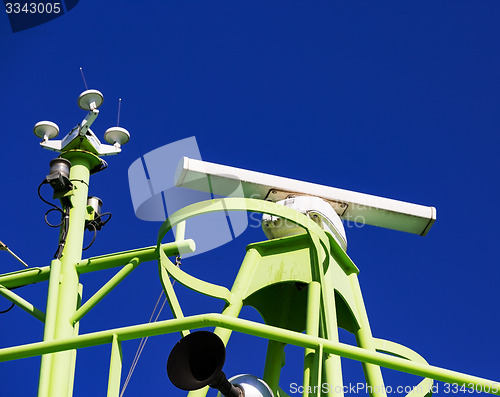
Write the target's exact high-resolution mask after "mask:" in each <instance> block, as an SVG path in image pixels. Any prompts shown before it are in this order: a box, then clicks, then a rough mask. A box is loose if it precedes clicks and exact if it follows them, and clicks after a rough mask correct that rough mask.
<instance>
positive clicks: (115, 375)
mask: <svg viewBox="0 0 500 397" xmlns="http://www.w3.org/2000/svg"><path fill="white" fill-rule="evenodd" d="M122 360H123V356H122V346H121V342H120V339H119V337H118V335H117V334H114V335H113V341H112V342H111V359H110V364H109V380H108V394H107V397H118V396H119V395H120V379H121V374H122Z"/></svg>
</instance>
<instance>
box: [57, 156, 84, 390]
mask: <svg viewBox="0 0 500 397" xmlns="http://www.w3.org/2000/svg"><path fill="white" fill-rule="evenodd" d="M87 156H88V155H87V154H85V153H75V154H73V155H72V156H71V158H70V161H71V164H72V165H71V169H70V179H71V180H72V182H73V186H74V187H73V193H74V194H73V196H71V203H72V208H71V209H70V211H69V228H68V234H67V237H66V244H65V246H64V249H63V252H62V256H61V279H60V283H59V294H58V297H57V305H56V318H55V332H54V341H57V340H60V339H67V338H71V337H73V336H74V334H75V328H74V326H73V324H72V323H71V322H70V318H71V316H72V315H73V314H74V313H75V311H76V309H77V305H78V288H79V278H78V272H77V271H76V264H77V263H78V262H79V261H80V260H81V255H82V244H83V234H84V230H85V218H86V215H87V196H88V182H89V177H90V173H89V167H90V166H89V163H88V160H87ZM73 354H74V353H73V352H72V351H63V352H59V353H56V354H54V355H53V357H52V365H51V370H50V376H49V388H48V389H49V393H48V394H49V396H50V397H68V396H69V391H70V390H71V388H72V385H71V384H70V383H71V381H72V379H73V374H72V372H73V371H72V369H73Z"/></svg>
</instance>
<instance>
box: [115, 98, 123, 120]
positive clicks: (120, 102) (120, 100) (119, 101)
mask: <svg viewBox="0 0 500 397" xmlns="http://www.w3.org/2000/svg"><path fill="white" fill-rule="evenodd" d="M121 108H122V99H121V98H120V99H118V120H116V126H117V127H119V126H120V110H121Z"/></svg>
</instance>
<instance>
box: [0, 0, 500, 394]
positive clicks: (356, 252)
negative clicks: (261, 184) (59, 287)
mask: <svg viewBox="0 0 500 397" xmlns="http://www.w3.org/2000/svg"><path fill="white" fill-rule="evenodd" d="M499 14H500V3H498V2H496V1H479V2H469V1H441V0H440V1H421V2H418V3H417V2H400V1H382V2H377V3H374V2H369V1H359V2H340V1H328V2H327V1H318V2H297V1H287V2H285V1H274V2H263V1H254V2H243V1H233V2H229V1H214V2H201V1H185V2H181V1H177V2H174V1H149V2H143V3H139V2H132V1H112V0H110V1H106V2H99V1H93V0H80V2H79V3H78V5H77V6H76V7H75V8H74V9H73V10H71V11H70V12H69V13H67V14H66V15H64V16H62V17H59V18H57V19H55V20H53V21H51V22H49V23H46V24H43V25H40V26H38V27H35V28H32V29H29V30H26V31H22V32H19V33H15V34H14V33H12V32H11V31H10V26H9V23H8V19H7V16H6V14H2V15H0V51H1V54H2V60H1V64H0V65H1V66H0V70H1V72H2V73H0V87H1V90H0V94H1V95H0V109H1V116H2V117H1V120H2V145H1V147H0V150H1V156H0V162H1V166H2V170H3V173H2V194H1V200H2V206H3V208H4V210H3V211H2V214H1V222H0V239H1V240H2V241H4V242H5V243H6V244H7V245H9V247H10V248H11V249H13V250H14V251H15V252H16V253H17V254H18V255H19V256H21V257H22V258H23V259H24V260H25V261H26V262H27V263H28V264H30V266H46V265H48V264H49V263H50V260H51V258H52V255H53V252H54V251H55V249H56V246H57V231H56V230H53V229H50V228H48V227H47V226H46V225H45V223H44V221H43V214H44V213H45V211H46V210H47V209H48V208H46V206H45V205H44V204H43V203H42V202H41V201H40V200H39V199H38V198H37V195H36V188H37V186H38V184H39V183H40V182H41V180H42V179H43V178H44V177H45V175H46V174H47V173H48V163H49V161H50V160H51V159H52V158H53V157H55V156H54V153H51V152H48V151H46V150H43V149H41V148H40V147H39V145H38V141H37V138H36V137H35V136H34V135H33V133H32V130H33V126H34V124H35V123H36V122H38V121H40V120H51V121H53V122H56V123H57V124H58V125H59V127H60V129H61V136H64V135H65V134H66V133H67V132H69V131H70V129H71V128H72V127H73V126H74V125H76V124H77V123H78V122H80V121H81V119H82V118H83V117H84V115H85V114H84V112H83V111H82V110H80V109H79V108H78V106H77V104H76V99H77V97H78V95H79V94H80V92H82V91H83V90H84V89H85V87H84V84H83V82H82V79H81V75H80V70H79V68H80V67H83V68H84V71H85V77H86V80H87V83H88V85H89V88H95V89H98V90H100V91H101V92H102V93H103V94H104V104H103V106H102V107H101V108H100V111H101V113H100V116H99V117H98V119H97V120H96V122H95V123H94V125H93V127H92V128H93V131H94V132H95V133H96V134H97V135H98V136H99V138H102V136H103V133H104V131H105V130H106V129H107V128H108V127H111V126H113V125H115V124H116V116H117V104H118V98H122V108H121V118H120V125H121V126H123V127H125V128H127V129H128V130H129V131H130V133H131V140H130V142H129V143H128V144H127V145H126V146H124V150H123V152H122V153H121V154H120V155H119V156H115V157H113V158H109V159H108V162H109V168H108V169H107V170H106V171H105V172H102V173H99V174H97V175H95V176H94V177H93V178H92V179H91V193H92V194H93V195H96V196H99V197H101V198H102V199H103V201H104V210H105V211H110V212H112V213H113V219H112V220H111V222H110V223H109V224H107V225H106V227H105V228H104V229H103V230H102V231H101V232H100V233H99V235H98V238H97V241H96V242H95V244H94V245H93V246H92V248H91V249H89V250H88V251H86V255H88V256H95V255H100V254H104V253H109V252H115V251H120V250H125V249H131V248H136V247H142V246H148V245H154V244H155V242H156V235H157V232H158V229H159V226H160V224H159V223H154V222H144V221H141V220H139V219H137V218H136V217H135V215H134V211H133V207H132V202H131V199H130V193H129V186H128V180H127V170H128V167H129V166H130V165H131V164H132V163H133V161H135V160H136V159H138V158H139V157H141V156H143V155H144V154H146V153H147V152H149V151H151V150H153V149H155V148H157V147H159V146H161V145H165V144H168V143H171V142H174V141H177V140H179V139H182V138H186V137H189V136H196V138H197V142H198V145H199V148H200V152H201V155H202V157H203V159H205V160H208V161H212V162H216V163H222V164H227V165H231V166H236V167H240V168H246V169H251V170H256V171H261V172H267V173H271V174H276V175H281V176H288V177H291V178H296V179H300V180H306V181H310V182H316V183H320V184H325V185H329V186H335V187H340V188H345V189H350V190H355V191H360V192H364V193H370V194H374V195H380V196H384V197H390V198H395V199H399V200H404V201H410V202H415V203H418V204H424V205H432V206H435V207H436V208H437V221H436V223H435V225H434V226H433V228H432V229H431V231H430V233H429V234H428V235H427V236H426V237H418V236H414V235H409V234H404V233H400V232H395V231H390V230H384V229H379V228H375V227H370V226H366V227H363V228H348V229H347V230H346V231H347V238H348V254H349V255H350V257H351V258H352V259H353V260H354V262H355V263H356V265H357V266H358V268H359V269H360V283H361V287H362V290H363V293H364V297H365V303H366V306H367V310H368V315H369V318H370V322H371V327H372V332H373V334H374V336H376V337H379V338H384V339H388V340H392V341H395V342H398V343H401V344H404V345H406V346H408V347H410V348H412V349H414V350H416V351H417V352H419V353H420V354H421V355H422V356H424V357H425V358H426V359H427V360H428V362H429V363H431V364H434V365H438V366H443V367H446V368H450V369H455V370H458V371H463V372H466V373H470V374H474V375H478V376H482V377H485V378H490V379H495V380H499V379H500V378H499V375H498V364H497V357H498V354H499V353H500V339H499V338H498V337H497V327H498V323H499V320H498V318H499V317H498V304H497V302H498V293H497V286H498V282H499V280H500V270H499V268H498V266H497V263H498V259H497V247H498V239H499V238H500V233H499V231H498V227H497V224H498V220H499V219H498V218H499V215H498V214H499V213H498V210H497V197H498V194H499V192H500V189H499V187H500V186H499V181H498V170H499V156H498V147H499V143H500V138H499V134H498V128H499V127H498V126H499V117H498V109H499V105H500V100H499V95H498V93H499V92H500V74H499V73H498V70H499V66H500V65H499V63H500V48H499V41H498V38H499V37H500V24H498V18H499ZM264 238H265V237H264V235H263V233H262V232H261V231H260V230H259V229H257V228H250V229H248V230H247V231H246V232H245V233H244V234H243V235H242V236H241V237H239V238H238V239H236V240H234V241H233V242H231V243H230V244H227V245H226V246H224V247H221V248H219V249H217V250H214V251H211V252H208V253H206V254H204V255H201V256H199V257H194V258H192V259H191V260H190V261H189V262H188V261H186V267H187V266H188V265H189V266H192V269H193V274H197V275H198V274H199V275H200V277H204V278H206V279H214V278H217V277H218V276H219V275H220V274H221V273H223V271H224V272H225V271H227V273H228V274H227V276H225V278H223V279H222V280H221V283H223V284H225V285H227V286H229V285H230V283H231V277H234V274H235V272H236V269H237V266H238V264H239V262H241V259H242V258H243V255H244V247H245V245H246V244H248V243H250V242H254V241H260V240H263V239H264ZM87 239H90V236H87ZM87 241H89V240H87ZM1 259H2V260H1V264H0V266H1V272H8V271H14V270H18V269H19V268H20V266H19V264H18V263H16V262H15V261H14V260H13V259H12V258H11V257H10V256H8V254H7V253H2V254H1ZM112 274H113V272H112V271H111V272H101V273H95V274H92V275H85V277H83V278H82V282H83V284H84V298H88V297H90V296H91V294H92V293H93V292H95V291H96V290H97V289H98V288H99V287H100V286H101V285H102V284H103V283H104V282H106V281H107V279H108V278H109V277H110V276H111V275H112ZM46 287H47V286H46V283H42V284H40V285H36V286H28V287H25V288H23V289H22V290H20V291H19V293H22V296H23V297H26V298H27V299H29V300H31V301H33V302H34V303H35V304H36V305H38V306H39V307H42V308H43V307H44V305H45V293H46ZM160 291H161V286H160V282H159V277H158V271H157V265H156V263H154V262H151V263H146V264H143V265H141V266H140V267H139V268H138V269H137V270H135V271H134V273H132V274H131V276H129V278H128V279H127V280H126V281H125V282H124V283H123V284H122V285H120V286H119V287H118V288H117V289H116V290H115V291H113V292H112V293H111V294H110V295H109V296H108V297H107V298H106V299H105V300H103V301H102V302H101V303H100V304H99V305H98V306H96V307H95V309H93V310H92V311H91V312H90V313H89V314H88V315H87V317H85V318H84V320H83V321H82V324H81V328H80V332H81V333H85V332H91V331H94V330H101V329H106V328H109V327H117V326H123V325H129V324H134V323H139V322H145V321H147V320H148V319H149V316H150V314H151V311H152V309H153V306H154V304H155V302H156V299H157V297H158V294H159V293H160ZM180 293H181V294H182V297H183V299H184V300H183V302H184V303H183V306H184V307H185V310H186V312H187V313H193V314H194V313H198V312H200V309H201V310H203V309H205V308H208V307H213V309H211V310H214V311H220V310H221V305H220V304H219V303H218V302H212V301H207V302H205V301H204V300H201V301H200V300H199V299H198V297H196V296H194V295H193V294H189V293H184V292H180ZM8 305H9V303H8V302H7V301H1V302H0V310H2V309H4V308H7V307H8ZM243 316H246V317H248V318H256V315H255V313H254V312H253V311H252V310H245V311H244V313H243ZM170 317H171V314H170V313H169V310H168V309H165V310H164V312H163V313H162V315H161V317H160V318H161V319H167V318H170ZM0 323H1V326H0V340H1V342H0V343H1V346H2V347H6V346H12V345H16V344H20V343H27V342H33V341H38V340H41V338H42V326H41V324H40V323H39V322H38V321H37V320H36V319H33V318H31V317H30V316H29V315H27V314H25V313H24V312H23V311H22V310H20V309H15V310H12V311H11V312H9V313H7V314H4V315H0ZM341 337H342V338H343V340H344V341H347V342H350V343H352V338H350V337H349V335H346V334H345V333H343V334H342V335H341ZM233 338H234V339H232V341H231V346H230V347H229V352H228V360H227V365H226V373H227V374H228V375H234V374H237V373H242V372H249V373H253V374H255V375H258V376H261V375H262V368H263V361H264V357H265V344H264V343H262V342H261V341H258V340H256V338H249V337H245V336H241V335H235V336H234V337H233ZM177 339H178V336H177V335H169V336H163V337H156V338H151V339H150V340H149V342H148V344H147V346H146V348H145V350H144V353H143V356H142V357H141V361H140V362H139V364H138V366H137V369H136V371H135V374H134V376H133V378H132V380H131V382H130V384H129V386H128V388H127V392H126V393H125V396H127V395H128V396H136V395H149V396H160V395H161V396H164V395H182V393H181V392H177V391H176V389H174V388H173V386H172V385H171V384H170V382H169V381H168V379H167V377H166V371H165V364H166V358H167V355H168V352H169V351H170V349H171V347H172V346H173V344H174V343H175V341H176V340H177ZM137 344H138V342H128V343H126V344H124V374H123V378H125V377H126V374H127V372H128V368H129V365H130V363H131V361H132V358H133V356H134V354H135V350H136V347H137ZM238 355H240V357H241V355H243V357H245V358H246V359H245V360H238ZM300 359H301V352H300V351H299V350H298V349H295V350H294V349H291V351H290V352H289V360H288V361H287V366H286V367H285V368H284V375H283V382H282V387H283V388H284V389H286V388H287V384H289V383H290V382H297V383H300V382H301V363H300V362H299V360H300ZM108 361H109V348H108V347H100V348H88V349H85V350H82V351H80V352H79V361H78V363H77V372H76V381H75V393H74V395H75V396H86V395H103V394H104V393H105V390H106V381H107V370H108V369H107V368H108ZM38 365H39V359H38V358H35V359H25V360H20V361H17V362H10V363H2V364H0V374H1V375H0V376H1V379H2V381H1V382H0V395H1V396H30V395H35V394H36V390H37V382H38ZM285 373H286V374H285ZM384 373H385V374H386V375H387V380H388V381H387V383H388V384H391V382H392V384H393V385H397V384H401V383H402V384H403V385H407V384H416V383H417V380H416V379H415V378H414V377H411V376H404V377H399V376H397V375H396V374H394V372H393V371H386V372H384ZM359 375H360V365H358V364H357V363H354V364H353V363H351V362H348V361H346V376H345V382H346V383H348V382H354V381H356V380H357V379H359ZM440 394H442V392H441V393H440ZM213 395H215V394H213Z"/></svg>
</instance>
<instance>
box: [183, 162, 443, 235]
mask: <svg viewBox="0 0 500 397" xmlns="http://www.w3.org/2000/svg"><path fill="white" fill-rule="evenodd" d="M207 178H209V180H210V186H211V187H212V191H213V193H215V194H219V195H222V196H228V195H229V194H231V193H232V192H231V191H230V189H231V187H232V186H234V183H235V181H238V182H239V183H241V187H242V190H243V196H244V197H248V198H256V199H261V200H270V201H274V202H276V201H280V200H284V199H286V198H287V197H289V196H293V195H295V196H313V197H319V198H321V199H323V200H325V201H326V202H328V204H330V205H331V206H332V208H333V209H334V210H335V212H336V213H337V214H338V215H339V216H340V217H341V218H342V219H344V220H347V221H351V222H356V224H367V225H372V226H378V227H383V228H387V229H393V230H399V231H402V232H408V233H414V234H419V235H421V236H425V235H426V234H427V232H428V231H429V229H430V228H431V226H432V225H433V224H434V221H435V220H436V209H435V208H434V207H427V206H423V205H418V204H412V203H407V202H404V201H398V200H393V199H388V198H384V197H378V196H372V195H369V194H364V193H358V192H353V191H349V190H344V189H339V188H335V187H330V186H324V185H318V184H315V183H310V182H304V181H298V180H295V179H290V178H283V177H280V176H275V175H269V174H264V173H261V172H255V171H249V170H244V169H240V168H234V167H228V166H225V165H220V164H214V163H209V162H205V161H201V160H193V159H190V158H187V157H184V158H183V159H182V160H181V162H180V164H179V167H178V169H177V175H176V185H177V186H182V187H185V188H189V189H193V190H198V191H206V186H208V185H207V183H206V179H207Z"/></svg>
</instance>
